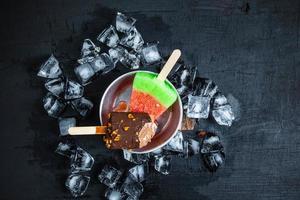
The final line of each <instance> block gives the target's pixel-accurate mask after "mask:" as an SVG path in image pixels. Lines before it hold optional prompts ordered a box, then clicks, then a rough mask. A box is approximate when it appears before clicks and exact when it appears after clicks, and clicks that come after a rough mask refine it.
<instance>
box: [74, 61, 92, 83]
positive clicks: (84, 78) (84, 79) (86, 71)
mask: <svg viewBox="0 0 300 200" xmlns="http://www.w3.org/2000/svg"><path fill="white" fill-rule="evenodd" d="M74 72H75V74H76V76H77V78H78V79H79V80H80V82H81V84H83V85H86V84H88V83H89V81H90V80H91V78H92V77H93V76H94V75H95V72H94V70H93V68H92V66H91V65H90V64H89V63H84V64H81V65H79V66H77V67H76V68H75V69H74Z"/></svg>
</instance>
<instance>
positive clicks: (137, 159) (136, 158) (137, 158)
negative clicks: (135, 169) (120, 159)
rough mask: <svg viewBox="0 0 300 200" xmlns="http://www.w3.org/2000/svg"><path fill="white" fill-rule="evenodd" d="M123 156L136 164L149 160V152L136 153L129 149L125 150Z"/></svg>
mask: <svg viewBox="0 0 300 200" xmlns="http://www.w3.org/2000/svg"><path fill="white" fill-rule="evenodd" d="M123 156H124V159H125V160H127V161H129V162H132V163H135V164H142V163H145V162H147V161H148V160H149V154H147V153H145V154H136V153H130V152H129V151H127V150H123Z"/></svg>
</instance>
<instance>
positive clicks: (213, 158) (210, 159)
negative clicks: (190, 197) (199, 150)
mask: <svg viewBox="0 0 300 200" xmlns="http://www.w3.org/2000/svg"><path fill="white" fill-rule="evenodd" d="M224 160H225V156H224V154H222V152H217V153H210V154H204V155H203V161H204V164H205V166H206V167H207V168H208V169H209V170H210V171H212V172H214V171H216V170H217V169H218V168H219V167H220V166H221V165H222V164H223V163H224Z"/></svg>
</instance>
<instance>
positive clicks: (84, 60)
mask: <svg viewBox="0 0 300 200" xmlns="http://www.w3.org/2000/svg"><path fill="white" fill-rule="evenodd" d="M95 58H97V57H95V56H86V57H83V58H80V59H78V60H77V62H78V63H79V64H81V65H82V64H85V63H91V62H93V61H94V60H95Z"/></svg>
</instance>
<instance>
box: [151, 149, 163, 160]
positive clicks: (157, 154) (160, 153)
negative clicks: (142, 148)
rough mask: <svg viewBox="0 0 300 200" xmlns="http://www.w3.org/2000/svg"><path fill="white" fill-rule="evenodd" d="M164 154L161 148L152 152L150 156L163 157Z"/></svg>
mask: <svg viewBox="0 0 300 200" xmlns="http://www.w3.org/2000/svg"><path fill="white" fill-rule="evenodd" d="M162 154H163V149H162V148H159V149H156V150H154V151H151V153H150V154H149V156H153V157H155V158H156V157H159V156H162Z"/></svg>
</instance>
